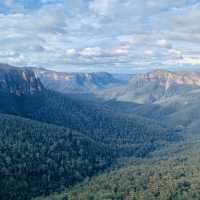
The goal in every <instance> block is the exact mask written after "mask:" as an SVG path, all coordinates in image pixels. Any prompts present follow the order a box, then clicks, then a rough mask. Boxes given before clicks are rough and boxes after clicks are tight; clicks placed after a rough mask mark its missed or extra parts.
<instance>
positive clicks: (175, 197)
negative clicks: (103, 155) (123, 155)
mask: <svg viewBox="0 0 200 200" xmlns="http://www.w3.org/2000/svg"><path fill="white" fill-rule="evenodd" d="M199 144H200V141H199V138H194V140H193V139H192V140H191V139H190V140H189V141H187V142H183V143H180V144H177V145H169V146H168V147H167V148H166V149H164V150H161V151H158V152H155V153H153V155H152V156H151V157H149V158H147V159H146V158H145V159H141V160H140V161H139V160H138V159H133V161H132V164H130V163H129V165H128V166H124V167H122V168H120V169H115V170H113V171H111V172H107V173H104V174H103V175H99V176H97V177H94V178H92V179H91V180H85V181H84V182H83V183H81V184H79V185H77V186H75V187H74V188H72V189H71V190H68V191H66V192H65V193H60V194H57V195H52V196H49V197H46V198H43V197H41V198H37V200H65V199H67V200H77V199H78V200H188V199H190V200H199V199H200V193H199V187H200V164H199V160H200V156H199V155H200V148H199ZM129 160H130V159H129Z"/></svg>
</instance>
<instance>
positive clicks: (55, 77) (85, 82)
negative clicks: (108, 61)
mask: <svg viewBox="0 0 200 200" xmlns="http://www.w3.org/2000/svg"><path fill="white" fill-rule="evenodd" d="M32 70H33V71H34V72H35V73H36V74H37V76H38V77H39V78H40V79H41V81H42V83H43V84H44V86H45V87H46V88H48V89H51V90H54V91H58V92H62V93H93V92H95V91H96V90H99V89H103V88H105V87H107V86H109V85H116V84H119V83H121V82H122V81H120V80H119V79H117V78H115V77H114V76H112V75H111V74H109V73H106V72H99V73H66V72H56V71H50V70H46V69H42V68H32Z"/></svg>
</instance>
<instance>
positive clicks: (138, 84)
mask: <svg viewBox="0 0 200 200" xmlns="http://www.w3.org/2000/svg"><path fill="white" fill-rule="evenodd" d="M198 88H200V74H199V73H192V72H188V73H185V72H176V73H175V72H169V71H164V70H155V71H153V72H150V73H147V74H140V75H137V76H135V77H134V78H133V79H132V80H130V81H129V83H128V84H127V85H124V86H120V87H114V88H111V89H107V90H105V91H103V92H100V93H99V96H100V97H104V98H105V99H116V100H119V101H128V102H135V103H140V104H149V103H154V102H156V101H158V100H162V99H166V98H168V97H172V96H174V95H179V94H184V93H186V92H188V91H191V90H194V89H198Z"/></svg>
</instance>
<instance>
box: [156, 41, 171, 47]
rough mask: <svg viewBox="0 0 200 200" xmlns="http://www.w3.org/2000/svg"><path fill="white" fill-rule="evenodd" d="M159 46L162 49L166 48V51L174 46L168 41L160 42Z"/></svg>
mask: <svg viewBox="0 0 200 200" xmlns="http://www.w3.org/2000/svg"><path fill="white" fill-rule="evenodd" d="M157 44H158V46H159V47H161V48H166V49H171V48H172V45H171V44H170V43H169V42H168V41H167V40H166V39H161V40H158V41H157Z"/></svg>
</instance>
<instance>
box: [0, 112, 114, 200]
mask: <svg viewBox="0 0 200 200" xmlns="http://www.w3.org/2000/svg"><path fill="white" fill-rule="evenodd" d="M110 161H111V158H110V154H109V151H108V149H107V148H106V147H104V146H102V145H101V146H100V145H99V144H97V143H96V142H94V141H93V140H91V139H89V138H86V137H85V136H83V135H81V134H79V133H77V132H76V131H72V130H70V129H66V128H62V127H58V126H54V125H50V124H45V123H39V122H36V121H32V120H27V119H22V118H18V117H15V116H9V115H3V114H0V197H1V200H27V199H31V198H32V197H35V196H39V195H48V194H50V193H51V192H55V191H61V190H62V189H63V188H64V187H69V186H70V185H72V184H74V183H76V182H78V181H81V180H83V178H85V177H87V176H92V175H93V174H94V173H96V172H97V171H100V170H103V169H105V168H106V167H108V166H109V165H110Z"/></svg>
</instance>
